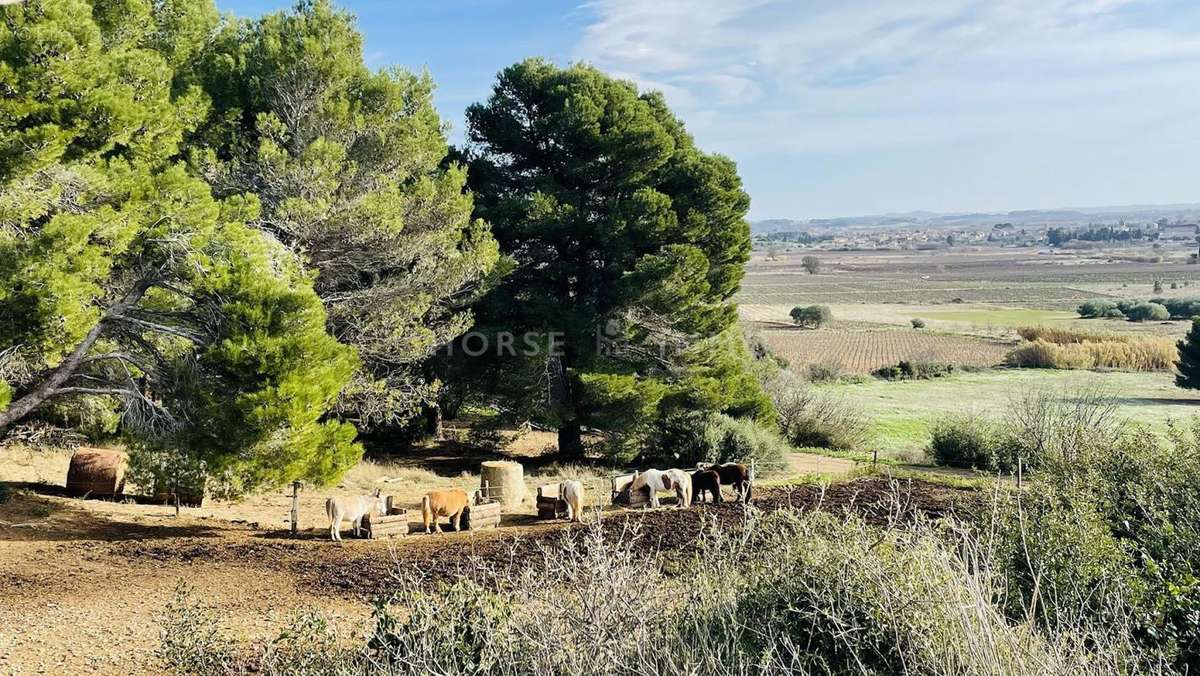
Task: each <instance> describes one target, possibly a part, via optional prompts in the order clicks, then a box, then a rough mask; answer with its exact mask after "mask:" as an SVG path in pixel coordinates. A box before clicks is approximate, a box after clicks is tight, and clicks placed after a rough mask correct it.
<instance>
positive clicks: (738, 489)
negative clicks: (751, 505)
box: [697, 462, 752, 502]
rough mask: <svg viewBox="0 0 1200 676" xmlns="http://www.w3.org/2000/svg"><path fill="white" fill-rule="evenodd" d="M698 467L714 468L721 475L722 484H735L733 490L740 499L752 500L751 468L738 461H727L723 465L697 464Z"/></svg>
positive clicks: (704, 468)
mask: <svg viewBox="0 0 1200 676" xmlns="http://www.w3.org/2000/svg"><path fill="white" fill-rule="evenodd" d="M697 468H699V469H702V470H712V471H714V472H716V473H717V474H718V475H719V476H720V477H721V485H722V486H733V492H734V493H735V494H736V495H737V498H738V501H740V502H750V492H751V490H752V488H751V485H750V468H749V467H746V466H745V465H743V464H741V463H737V462H727V463H724V464H721V465H717V464H712V463H708V464H702V465H697Z"/></svg>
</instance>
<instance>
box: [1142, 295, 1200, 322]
mask: <svg viewBox="0 0 1200 676" xmlns="http://www.w3.org/2000/svg"><path fill="white" fill-rule="evenodd" d="M1150 302H1151V303H1157V304H1159V305H1161V306H1163V307H1165V308H1167V312H1170V313H1171V319H1191V318H1192V317H1195V316H1198V315H1200V298H1151V299H1150Z"/></svg>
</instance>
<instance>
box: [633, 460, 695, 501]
mask: <svg viewBox="0 0 1200 676" xmlns="http://www.w3.org/2000/svg"><path fill="white" fill-rule="evenodd" d="M642 489H646V490H648V491H649V494H650V506H651V507H658V506H659V502H658V493H659V492H660V491H675V496H676V497H678V498H679V508H680V509H687V508H688V506H690V505H691V503H692V477H691V475H689V474H688V473H687V472H685V471H683V470H681V469H668V470H665V471H664V470H658V469H648V470H646V471H645V472H641V473H639V474H637V475H635V476H634V478H633V482H632V483H630V484H629V492H630V494H632V493H633V491H637V490H642Z"/></svg>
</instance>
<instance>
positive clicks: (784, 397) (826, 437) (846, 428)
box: [763, 371, 870, 451]
mask: <svg viewBox="0 0 1200 676" xmlns="http://www.w3.org/2000/svg"><path fill="white" fill-rule="evenodd" d="M763 389H764V390H765V391H766V393H767V395H768V396H770V397H771V402H772V403H774V404H775V410H776V411H777V412H778V415H779V428H780V431H781V432H782V433H783V436H784V438H785V439H787V440H788V441H789V442H790V443H791V444H793V445H794V446H800V447H814V448H829V449H834V450H841V451H849V450H855V449H858V448H860V447H862V446H863V445H864V444H866V443H867V441H868V438H869V436H870V435H869V429H870V422H869V420H868V419H867V418H866V416H865V415H864V414H863V413H862V411H861V410H860V409H859V408H857V407H855V406H853V405H851V404H850V403H849V402H847V401H846V400H845V399H842V398H840V397H837V396H835V395H832V394H830V393H828V392H822V391H820V390H819V389H818V388H815V387H812V386H810V385H809V384H808V383H806V382H804V381H803V380H801V379H800V378H798V377H796V376H795V375H794V374H792V373H788V372H786V371H784V372H781V373H779V374H778V375H777V376H776V377H775V378H773V379H772V380H771V381H769V382H767V383H765V384H764V386H763Z"/></svg>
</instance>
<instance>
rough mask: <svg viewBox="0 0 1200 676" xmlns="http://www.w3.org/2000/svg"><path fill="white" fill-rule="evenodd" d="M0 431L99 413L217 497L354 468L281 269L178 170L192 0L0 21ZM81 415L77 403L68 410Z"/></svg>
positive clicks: (311, 311) (79, 4) (193, 45)
mask: <svg viewBox="0 0 1200 676" xmlns="http://www.w3.org/2000/svg"><path fill="white" fill-rule="evenodd" d="M0 13H2V14H3V19H4V20H3V22H0V377H2V380H3V382H2V384H0V429H5V428H9V427H10V426H12V425H13V424H16V423H19V422H20V421H22V420H24V419H26V418H28V417H29V416H31V415H36V414H37V412H38V411H39V410H41V409H44V408H45V407H46V406H48V405H49V404H50V403H52V402H56V401H62V400H64V399H69V400H77V401H80V402H83V401H90V400H96V399H100V400H102V401H107V402H109V403H110V404H111V405H112V406H120V408H121V410H122V412H123V422H124V425H123V431H124V432H125V433H127V434H128V435H129V438H130V441H131V442H132V443H133V444H134V445H135V446H136V447H138V448H145V449H147V450H153V451H157V452H179V453H183V454H185V455H186V456H187V458H188V459H189V461H190V462H191V463H192V464H193V465H199V466H200V467H202V468H203V471H204V472H205V473H206V474H208V475H209V476H212V477H216V478H219V479H221V480H222V481H223V483H224V484H226V485H227V486H229V487H231V489H232V490H246V489H250V488H253V487H256V486H261V485H267V484H277V483H281V482H283V481H287V480H290V479H294V478H305V479H309V480H312V481H316V482H324V481H327V480H329V479H331V478H333V477H335V476H337V475H339V474H340V473H341V471H343V470H344V469H345V468H347V467H349V466H350V465H351V464H353V463H354V462H356V461H357V459H358V458H359V457H360V455H361V449H360V448H359V447H358V446H357V445H356V444H355V443H354V442H353V438H354V435H355V431H354V429H353V427H351V426H348V425H345V424H341V423H338V422H329V421H323V420H322V415H323V413H324V411H326V410H327V409H328V408H329V407H330V406H331V405H332V403H333V401H334V399H335V397H336V396H337V393H338V392H339V391H340V390H341V388H342V387H343V385H344V384H345V383H346V382H347V380H348V379H349V377H350V375H351V373H352V372H353V371H354V370H355V368H356V366H357V363H358V359H357V357H356V355H355V352H354V350H353V349H351V348H348V347H345V346H343V345H340V344H339V343H338V342H337V341H336V340H335V339H334V338H333V337H331V336H329V335H328V334H327V333H326V332H325V312H324V309H323V308H322V306H321V303H320V300H319V299H318V297H317V296H316V294H315V293H314V292H313V290H312V284H311V280H310V278H309V276H308V274H307V273H306V272H305V271H304V269H303V268H302V267H301V266H300V265H299V264H298V263H297V261H296V260H295V257H294V256H293V255H292V254H291V253H290V252H288V251H287V250H286V249H285V248H283V247H281V246H279V244H278V243H276V242H274V241H273V240H272V239H271V238H268V237H264V236H263V235H262V234H261V233H260V232H258V231H256V230H254V229H252V228H249V227H247V226H246V222H247V221H254V220H256V219H257V218H258V214H259V209H258V200H257V198H255V197H254V196H253V195H245V196H243V195H233V194H230V195H228V196H226V197H225V198H224V199H216V198H214V197H213V195H212V193H211V190H210V188H209V186H208V184H206V183H205V182H204V181H202V180H199V179H197V178H195V177H193V176H192V175H191V174H190V173H189V172H188V171H187V170H186V168H185V166H184V165H183V164H182V163H181V162H180V161H179V158H180V156H181V153H182V151H183V142H184V139H185V137H186V136H187V135H189V134H190V133H192V132H193V131H194V129H195V128H196V125H197V123H198V122H199V121H200V120H203V119H205V117H206V115H207V111H208V106H209V99H208V96H207V95H206V94H205V93H204V92H203V91H202V90H201V89H200V88H198V87H196V86H193V85H190V84H188V83H187V82H186V81H185V80H184V78H181V77H179V73H180V72H181V70H182V68H183V65H184V64H185V63H187V62H189V61H190V60H191V59H192V58H194V57H195V56H196V54H198V53H199V52H200V50H201V49H203V47H204V41H205V40H206V39H207V37H208V36H209V35H210V34H211V32H212V31H213V29H214V28H215V27H216V25H217V14H216V11H215V9H214V8H213V6H212V5H211V3H210V2H201V1H198V0H175V1H172V0H162V1H153V2H152V1H150V0H123V1H111V2H107V1H103V0H97V1H96V2H92V3H88V2H84V1H82V0H56V1H55V2H46V1H41V0H30V1H29V2H26V3H24V4H21V5H16V6H11V7H7V8H4V9H2V10H0ZM81 405H82V404H81Z"/></svg>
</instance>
